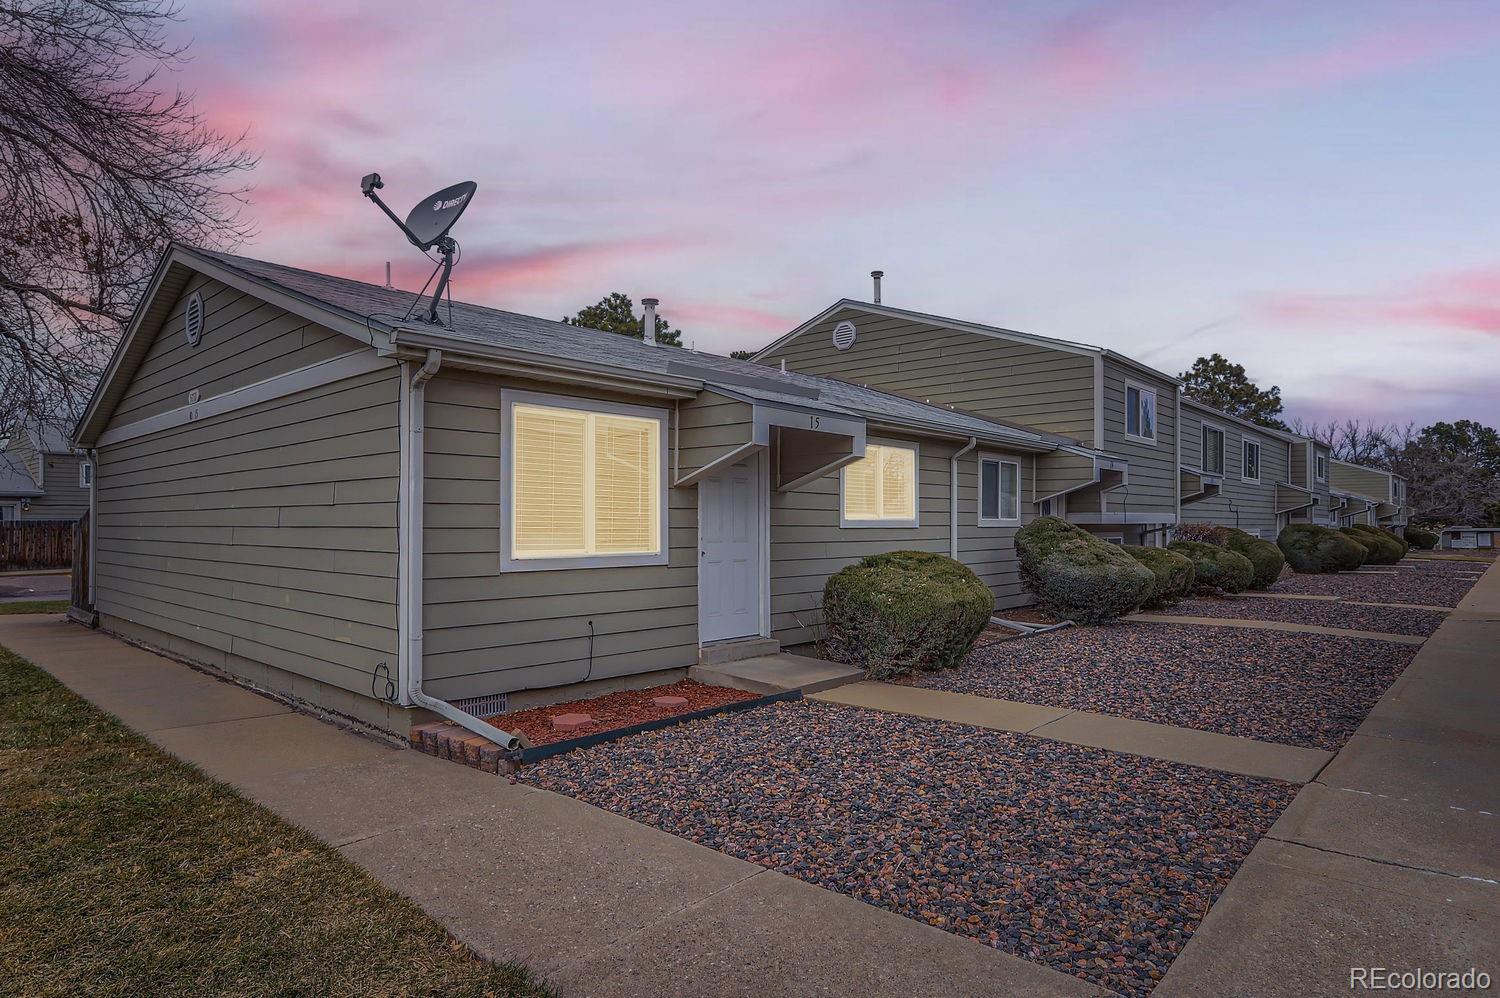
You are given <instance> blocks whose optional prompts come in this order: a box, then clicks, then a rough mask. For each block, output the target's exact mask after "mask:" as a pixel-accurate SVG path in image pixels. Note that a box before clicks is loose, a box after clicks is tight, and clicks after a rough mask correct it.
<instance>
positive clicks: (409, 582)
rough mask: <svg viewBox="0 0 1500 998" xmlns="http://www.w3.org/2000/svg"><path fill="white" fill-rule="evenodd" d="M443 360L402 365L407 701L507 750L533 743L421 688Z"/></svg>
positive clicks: (433, 354) (434, 356)
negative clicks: (433, 439) (425, 552)
mask: <svg viewBox="0 0 1500 998" xmlns="http://www.w3.org/2000/svg"><path fill="white" fill-rule="evenodd" d="M442 365H443V352H442V351H441V350H428V351H427V359H426V360H425V361H423V363H422V365H421V367H414V365H413V363H412V362H410V361H403V362H402V364H401V389H402V391H401V396H402V402H403V412H402V414H401V415H402V420H401V424H402V426H401V430H402V440H401V444H402V447H401V452H402V462H401V534H402V535H403V536H402V543H401V545H400V547H401V569H400V570H401V593H400V597H401V599H400V604H401V605H400V609H399V621H400V625H401V626H400V631H401V639H400V640H401V652H402V654H401V659H402V660H403V661H404V662H405V665H406V668H405V672H406V689H405V691H404V692H405V694H406V695H405V698H404V699H405V701H406V702H409V703H411V704H414V705H416V706H418V707H425V708H427V709H428V710H430V711H432V712H433V713H434V714H437V715H438V716H439V717H441V718H443V719H444V720H448V721H452V722H453V723H454V724H456V725H458V726H459V727H461V728H465V729H467V730H469V731H472V732H474V734H476V735H480V736H482V737H484V738H488V739H489V740H490V741H492V742H494V743H495V744H496V745H498V746H500V748H502V749H504V750H505V751H507V752H510V751H514V750H516V749H518V748H524V747H528V746H529V745H530V742H529V741H527V740H526V739H525V738H522V737H521V736H519V735H514V734H512V733H510V732H509V731H502V730H501V729H499V728H497V727H495V726H494V725H493V724H487V723H485V722H484V721H481V720H480V719H479V718H477V717H475V716H474V715H472V714H469V713H467V712H465V711H462V710H459V709H458V708H457V707H455V706H453V704H451V703H449V702H448V701H446V700H439V699H438V698H437V697H433V696H428V695H427V694H426V693H424V692H423V691H422V606H423V599H422V522H423V510H422V503H423V492H424V489H423V485H424V483H425V481H426V474H427V473H426V469H425V455H426V451H425V444H424V443H423V435H422V431H423V428H424V426H425V423H426V408H427V406H426V395H427V392H426V385H427V382H429V381H431V380H432V377H433V375H435V374H437V372H438V368H440V367H442Z"/></svg>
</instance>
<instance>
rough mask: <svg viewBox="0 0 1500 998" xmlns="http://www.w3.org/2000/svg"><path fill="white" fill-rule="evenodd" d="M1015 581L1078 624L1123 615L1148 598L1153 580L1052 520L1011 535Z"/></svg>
mask: <svg viewBox="0 0 1500 998" xmlns="http://www.w3.org/2000/svg"><path fill="white" fill-rule="evenodd" d="M1016 553H1017V555H1019V556H1020V560H1021V577H1022V578H1023V579H1025V580H1026V584H1027V585H1028V586H1030V587H1031V591H1032V593H1034V594H1035V595H1036V598H1037V602H1038V603H1040V604H1041V605H1042V606H1043V607H1045V608H1047V609H1049V610H1052V611H1054V612H1055V613H1058V614H1060V615H1061V616H1064V617H1067V618H1068V619H1069V620H1072V621H1074V622H1075V623H1079V624H1097V623H1102V622H1103V621H1106V620H1114V619H1115V618H1117V617H1120V616H1122V615H1124V614H1127V613H1129V612H1130V611H1132V610H1134V609H1135V608H1137V607H1139V606H1140V605H1141V604H1142V603H1144V602H1146V601H1147V600H1148V599H1150V598H1151V594H1152V591H1153V590H1154V588H1155V585H1156V577H1155V576H1154V575H1153V574H1152V573H1151V570H1150V569H1148V568H1147V567H1146V566H1144V565H1142V564H1141V563H1140V562H1138V561H1136V560H1135V559H1134V558H1132V557H1130V555H1128V554H1126V553H1125V552H1124V551H1123V550H1121V549H1120V546H1119V545H1115V544H1110V543H1109V542H1107V541H1102V540H1100V539H1099V538H1097V537H1095V536H1094V535H1093V534H1090V533H1089V532H1088V531H1086V530H1083V529H1081V528H1079V527H1075V526H1074V525H1073V524H1071V523H1069V522H1067V521H1066V520H1063V519H1060V518H1058V517H1056V516H1039V517H1037V518H1036V519H1034V520H1032V521H1031V522H1030V523H1028V524H1027V525H1026V526H1024V527H1022V528H1021V529H1020V530H1018V531H1016Z"/></svg>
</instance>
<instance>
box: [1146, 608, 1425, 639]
mask: <svg viewBox="0 0 1500 998" xmlns="http://www.w3.org/2000/svg"><path fill="white" fill-rule="evenodd" d="M1120 619H1121V620H1129V621H1135V622H1138V623H1144V624H1202V625H1204V626H1207V627H1242V628H1246V629H1248V630H1252V631H1292V632H1295V633H1298V634H1332V635H1334V636H1335V637H1341V638H1374V639H1375V640H1377V641H1394V642H1396V643H1397V644H1402V645H1419V644H1421V643H1422V642H1424V641H1426V640H1427V639H1426V638H1423V637H1417V636H1416V635H1412V634H1390V633H1388V632H1386V631H1358V630H1353V629H1351V628H1347V627H1323V626H1321V625H1319V624H1293V623H1290V622H1288V621H1284V620H1239V619H1237V618H1234V617H1179V616H1177V615H1176V614H1171V613H1132V614H1127V615H1126V616H1124V617H1121V618H1120Z"/></svg>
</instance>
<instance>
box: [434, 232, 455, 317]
mask: <svg viewBox="0 0 1500 998" xmlns="http://www.w3.org/2000/svg"><path fill="white" fill-rule="evenodd" d="M436 245H437V249H438V252H439V253H441V254H443V262H442V264H441V265H440V266H441V267H442V270H443V273H442V276H441V277H439V278H438V283H437V290H436V291H434V292H433V293H432V304H431V305H430V306H429V307H428V309H427V321H428V322H430V323H432V324H433V325H435V326H441V325H442V324H443V320H442V319H439V318H438V302H440V301H442V300H443V292H445V291H447V290H448V278H449V277H451V276H453V251H454V250H456V249H458V243H457V242H456V241H455V240H454V238H453V237H452V236H443V237H442V238H440V239H439V240H438V241H437V243H436ZM452 311H453V310H452V308H451V306H450V308H449V313H450V318H451V317H452V316H451V313H452Z"/></svg>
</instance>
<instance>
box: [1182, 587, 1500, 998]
mask: <svg viewBox="0 0 1500 998" xmlns="http://www.w3.org/2000/svg"><path fill="white" fill-rule="evenodd" d="M1497 774H1500V569H1497V568H1494V567H1491V568H1490V569H1489V571H1488V572H1487V573H1486V574H1485V576H1484V578H1483V579H1481V580H1480V581H1479V582H1478V583H1477V584H1476V585H1475V586H1474V588H1473V589H1472V590H1470V592H1469V595H1468V596H1467V597H1466V598H1465V600H1464V602H1463V603H1462V604H1461V605H1460V607H1459V609H1458V611H1457V612H1455V613H1453V614H1452V615H1450V616H1449V618H1448V619H1447V620H1446V621H1444V622H1443V624H1442V625H1441V626H1440V627H1439V628H1438V630H1437V632H1436V633H1435V634H1434V635H1433V636H1432V637H1430V638H1429V639H1428V640H1427V643H1426V644H1425V645H1424V646H1423V648H1422V650H1421V651H1420V652H1418V653H1417V655H1416V657H1415V658H1414V659H1413V660H1412V663H1411V665H1410V666H1408V667H1407V669H1406V671H1405V672H1404V673H1403V674H1402V676H1401V678H1400V679H1399V680H1397V682H1396V683H1395V685H1393V686H1392V687H1391V689H1390V690H1389V691H1387V692H1386V695H1385V696H1384V697H1383V698H1382V699H1381V700H1380V702H1379V703H1378V704H1377V705H1376V706H1375V709H1374V710H1373V711H1372V712H1371V714H1370V716H1369V717H1368V718H1367V719H1366V720H1365V723H1364V724H1363V725H1361V726H1360V728H1359V730H1358V731H1357V732H1356V733H1355V735H1354V737H1353V738H1352V739H1350V741H1349V743H1348V744H1347V745H1345V746H1344V748H1343V749H1342V750H1341V751H1340V752H1339V753H1338V754H1337V755H1336V756H1335V757H1334V760H1333V762H1332V763H1330V764H1329V765H1328V768H1327V769H1325V770H1324V771H1323V772H1322V774H1320V775H1319V777H1318V779H1317V780H1316V781H1314V782H1313V783H1310V784H1308V785H1307V786H1305V787H1304V788H1303V789H1302V791H1301V792H1300V793H1299V794H1298V795H1297V798H1296V800H1295V801H1293V803H1292V805H1291V807H1289V808H1288V809H1287V810H1286V812H1285V813H1284V814H1283V815H1282V817H1281V819H1280V820H1279V821H1277V823H1276V824H1275V825H1274V826H1273V827H1272V829H1271V831H1270V833H1269V834H1268V835H1267V836H1266V838H1264V839H1262V840H1261V842H1260V843H1259V844H1258V845H1256V847H1255V849H1254V850H1253V851H1252V852H1251V853H1250V856H1249V858H1248V859H1247V860H1246V861H1245V864H1244V865H1243V866H1242V867H1241V868H1240V871H1239V873H1237V874H1236V875H1235V877H1234V879H1233V880H1232V881H1231V882H1230V885H1229V887H1228V889H1227V890H1226V891H1225V892H1224V894H1223V895H1222V896H1221V897H1220V898H1219V900H1218V902H1217V903H1215V904H1214V906H1213V908H1212V909H1210V911H1209V913H1208V917H1207V918H1205V919H1204V921H1203V924H1202V926H1201V927H1200V928H1199V929H1198V932H1197V933H1196V934H1195V935H1194V936H1193V938H1192V940H1191V941H1190V942H1189V943H1188V945H1187V947H1186V948H1185V949H1184V950H1183V952H1182V955H1181V956H1179V957H1178V958H1177V961H1176V962H1175V963H1174V964H1173V965H1172V968H1171V969H1170V970H1169V971H1168V973H1167V975H1166V977H1165V978H1164V979H1163V981H1162V983H1161V985H1160V987H1159V988H1158V989H1157V991H1156V992H1155V994H1156V995H1157V996H1159V998H1171V996H1175V995H1194V996H1197V995H1205V994H1256V995H1309V994H1341V993H1348V992H1349V990H1350V970H1351V968H1353V967H1372V966H1373V967H1385V968H1390V969H1393V970H1414V969H1418V968H1421V969H1424V970H1436V971H1450V970H1451V971H1462V970H1465V969H1468V968H1470V967H1474V968H1477V969H1479V970H1481V971H1485V972H1487V973H1489V974H1490V975H1491V976H1492V977H1494V976H1496V975H1497V974H1500V777H1497Z"/></svg>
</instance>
